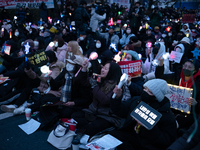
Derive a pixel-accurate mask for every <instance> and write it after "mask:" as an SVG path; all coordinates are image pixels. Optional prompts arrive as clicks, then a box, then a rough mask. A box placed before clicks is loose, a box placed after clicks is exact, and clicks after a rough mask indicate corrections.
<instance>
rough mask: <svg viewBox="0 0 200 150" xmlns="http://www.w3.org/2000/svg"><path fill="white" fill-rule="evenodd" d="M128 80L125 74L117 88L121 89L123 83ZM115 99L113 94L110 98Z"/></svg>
mask: <svg viewBox="0 0 200 150" xmlns="http://www.w3.org/2000/svg"><path fill="white" fill-rule="evenodd" d="M127 80H128V75H127V74H126V73H124V74H123V75H122V76H121V78H120V82H119V83H118V85H117V86H118V88H121V87H122V86H123V85H124V83H125V82H126V81H127ZM115 97H116V94H115V93H114V94H113V96H112V98H113V99H114V98H115Z"/></svg>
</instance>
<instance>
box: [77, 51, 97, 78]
mask: <svg viewBox="0 0 200 150" xmlns="http://www.w3.org/2000/svg"><path fill="white" fill-rule="evenodd" d="M97 57H98V54H97V53H96V52H92V53H91V54H90V57H89V59H88V60H87V61H88V62H89V61H90V60H95V59H97ZM81 69H82V67H81V68H80V69H79V70H78V71H77V73H76V74H75V77H77V75H78V73H79V72H80V71H81Z"/></svg>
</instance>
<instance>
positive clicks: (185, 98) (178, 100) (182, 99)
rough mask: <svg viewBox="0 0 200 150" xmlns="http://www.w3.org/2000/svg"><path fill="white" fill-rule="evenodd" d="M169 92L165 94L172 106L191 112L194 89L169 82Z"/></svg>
mask: <svg viewBox="0 0 200 150" xmlns="http://www.w3.org/2000/svg"><path fill="white" fill-rule="evenodd" d="M167 85H168V89H167V94H166V95H165V96H166V97H167V98H168V99H169V101H170V104H171V108H173V109H177V110H180V111H181V112H185V113H188V114H189V113H190V109H191V106H190V105H189V99H190V97H191V96H192V92H193V89H191V88H185V87H181V86H176V85H172V84H167Z"/></svg>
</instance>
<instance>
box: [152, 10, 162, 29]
mask: <svg viewBox="0 0 200 150" xmlns="http://www.w3.org/2000/svg"><path fill="white" fill-rule="evenodd" d="M149 17H150V20H151V23H150V26H151V27H152V28H154V27H155V26H159V25H160V21H161V19H162V14H161V12H160V11H159V8H158V7H156V8H154V9H153V10H152V13H151V14H150V15H149Z"/></svg>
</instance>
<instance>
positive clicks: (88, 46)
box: [77, 27, 95, 57]
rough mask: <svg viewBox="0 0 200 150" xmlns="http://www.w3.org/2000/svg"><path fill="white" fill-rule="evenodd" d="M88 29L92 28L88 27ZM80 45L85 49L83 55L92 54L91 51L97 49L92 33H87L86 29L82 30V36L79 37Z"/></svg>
mask: <svg viewBox="0 0 200 150" xmlns="http://www.w3.org/2000/svg"><path fill="white" fill-rule="evenodd" d="M88 30H91V28H90V27H88ZM77 42H78V43H79V45H80V47H81V48H82V49H83V55H84V56H86V57H89V56H90V53H91V52H93V51H94V49H95V41H94V38H93V37H92V35H91V34H87V33H86V32H85V31H82V32H80V37H79V38H78V39H77Z"/></svg>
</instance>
